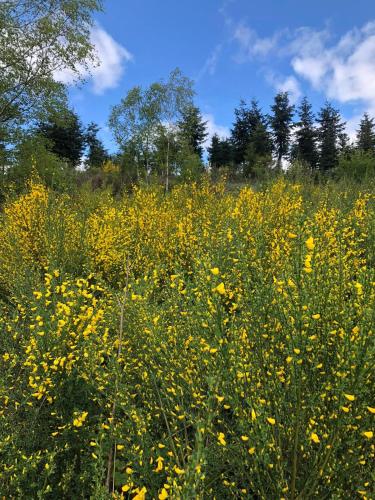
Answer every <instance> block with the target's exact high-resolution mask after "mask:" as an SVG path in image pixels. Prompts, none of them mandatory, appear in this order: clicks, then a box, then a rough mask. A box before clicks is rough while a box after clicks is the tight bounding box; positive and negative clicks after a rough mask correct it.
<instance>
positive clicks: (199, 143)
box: [177, 106, 208, 158]
mask: <svg viewBox="0 0 375 500" xmlns="http://www.w3.org/2000/svg"><path fill="white" fill-rule="evenodd" d="M177 126H178V129H179V135H180V138H181V140H182V143H184V144H187V145H188V146H189V147H190V148H191V149H192V151H193V152H194V153H195V154H197V155H198V156H199V158H202V156H203V143H204V142H205V140H206V138H207V135H208V132H207V121H204V120H203V118H202V115H201V112H200V111H199V109H198V108H197V107H196V106H188V107H187V108H186V109H184V111H183V112H182V116H181V119H180V120H179V122H178V124H177Z"/></svg>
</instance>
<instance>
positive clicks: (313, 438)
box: [310, 432, 320, 444]
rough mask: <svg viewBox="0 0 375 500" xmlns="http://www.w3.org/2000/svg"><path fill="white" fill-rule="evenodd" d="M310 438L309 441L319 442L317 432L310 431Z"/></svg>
mask: <svg viewBox="0 0 375 500" xmlns="http://www.w3.org/2000/svg"><path fill="white" fill-rule="evenodd" d="M310 439H311V441H313V442H314V443H316V444H318V443H320V439H319V436H318V434H315V432H312V433H311V434H310Z"/></svg>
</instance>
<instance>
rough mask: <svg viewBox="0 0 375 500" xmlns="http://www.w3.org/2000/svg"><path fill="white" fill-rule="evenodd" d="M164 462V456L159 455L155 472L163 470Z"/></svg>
mask: <svg viewBox="0 0 375 500" xmlns="http://www.w3.org/2000/svg"><path fill="white" fill-rule="evenodd" d="M163 462H164V458H163V457H158V458H157V459H156V463H157V467H156V469H154V470H155V472H160V471H162V470H163Z"/></svg>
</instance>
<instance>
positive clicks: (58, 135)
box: [37, 110, 85, 168]
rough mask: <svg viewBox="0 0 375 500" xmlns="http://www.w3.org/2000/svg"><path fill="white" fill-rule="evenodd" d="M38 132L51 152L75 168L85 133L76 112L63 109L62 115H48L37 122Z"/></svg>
mask: <svg viewBox="0 0 375 500" xmlns="http://www.w3.org/2000/svg"><path fill="white" fill-rule="evenodd" d="M37 131H38V133H39V134H40V135H41V136H42V137H44V138H45V139H47V141H48V142H49V149H50V151H51V152H52V153H54V154H55V155H56V156H58V157H59V158H61V159H64V160H66V161H67V162H68V164H69V165H70V166H71V167H73V168H75V167H77V166H78V165H79V163H80V161H81V158H82V153H83V150H84V147H85V134H84V130H83V126H82V123H81V121H80V119H79V117H78V115H77V114H76V113H74V112H73V111H71V110H64V112H63V115H62V116H56V115H50V116H49V117H48V120H46V121H44V122H41V123H39V125H38V128H37Z"/></svg>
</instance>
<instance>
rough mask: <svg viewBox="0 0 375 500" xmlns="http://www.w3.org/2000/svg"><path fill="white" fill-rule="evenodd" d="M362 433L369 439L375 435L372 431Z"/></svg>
mask: <svg viewBox="0 0 375 500" xmlns="http://www.w3.org/2000/svg"><path fill="white" fill-rule="evenodd" d="M362 435H363V436H365V437H367V439H372V438H373V437H374V433H373V432H372V431H365V432H362Z"/></svg>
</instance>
